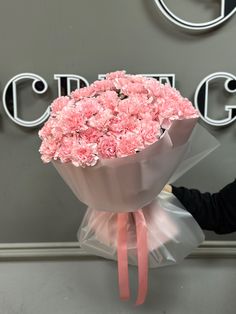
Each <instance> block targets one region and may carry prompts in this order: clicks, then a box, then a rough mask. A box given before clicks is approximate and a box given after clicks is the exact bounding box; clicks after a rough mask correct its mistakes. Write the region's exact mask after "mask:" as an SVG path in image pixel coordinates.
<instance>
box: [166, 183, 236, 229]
mask: <svg viewBox="0 0 236 314" xmlns="http://www.w3.org/2000/svg"><path fill="white" fill-rule="evenodd" d="M167 188H168V187H167ZM165 190H166V189H165ZM171 190H172V191H171V192H172V193H173V194H174V195H175V196H176V197H177V198H178V199H179V201H180V202H181V203H182V204H183V205H184V207H185V208H186V209H187V210H188V211H189V212H190V213H191V214H192V216H193V217H194V218H195V219H196V221H197V222H198V224H199V225H200V227H201V228H202V229H205V230H212V231H215V232H216V233H219V234H223V233H230V232H234V231H236V180H235V181H234V182H232V183H230V184H228V185H226V186H225V187H224V188H223V189H222V190H220V191H219V192H218V193H214V194H211V193H201V192H200V191H198V190H195V189H187V188H185V187H179V188H178V187H175V186H171Z"/></svg>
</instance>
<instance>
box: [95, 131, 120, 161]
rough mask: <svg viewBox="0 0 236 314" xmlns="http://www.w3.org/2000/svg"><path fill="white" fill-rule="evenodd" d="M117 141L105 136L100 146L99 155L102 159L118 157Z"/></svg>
mask: <svg viewBox="0 0 236 314" xmlns="http://www.w3.org/2000/svg"><path fill="white" fill-rule="evenodd" d="M116 148H117V140H116V139H115V138H114V137H111V136H104V137H102V138H101V140H100V142H99V144H98V154H99V157H100V158H103V159H107V158H114V157H116Z"/></svg>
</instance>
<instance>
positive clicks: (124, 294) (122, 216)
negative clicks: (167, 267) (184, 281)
mask: <svg viewBox="0 0 236 314" xmlns="http://www.w3.org/2000/svg"><path fill="white" fill-rule="evenodd" d="M129 215H133V216H134V219H135V225H136V235H137V257H138V296H137V299H136V303H135V304H136V305H140V304H143V303H144V301H145V298H146V295H147V287H148V246H147V225H146V221H145V217H144V215H143V211H142V210H141V209H139V210H137V211H135V212H132V213H119V214H118V221H117V222H118V238H117V257H118V279H119V289H120V298H121V299H122V300H128V299H129V297H130V289H129V270H128V252H127V240H128V230H127V226H128V219H129Z"/></svg>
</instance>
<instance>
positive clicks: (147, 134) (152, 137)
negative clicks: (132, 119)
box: [141, 120, 161, 146]
mask: <svg viewBox="0 0 236 314" xmlns="http://www.w3.org/2000/svg"><path fill="white" fill-rule="evenodd" d="M141 135H142V138H143V141H144V145H145V146H148V145H151V144H153V143H155V142H156V141H157V140H158V139H159V137H160V135H161V128H160V124H159V123H158V122H157V121H149V120H147V121H143V122H142V131H141Z"/></svg>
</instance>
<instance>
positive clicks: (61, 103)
mask: <svg viewBox="0 0 236 314" xmlns="http://www.w3.org/2000/svg"><path fill="white" fill-rule="evenodd" d="M69 100H70V98H69V97H68V96H61V97H58V98H57V99H55V100H54V101H53V103H52V104H51V111H52V113H56V112H58V111H61V110H62V108H64V107H65V106H66V105H67V104H68V102H69Z"/></svg>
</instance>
